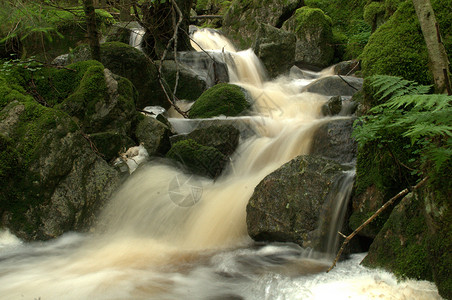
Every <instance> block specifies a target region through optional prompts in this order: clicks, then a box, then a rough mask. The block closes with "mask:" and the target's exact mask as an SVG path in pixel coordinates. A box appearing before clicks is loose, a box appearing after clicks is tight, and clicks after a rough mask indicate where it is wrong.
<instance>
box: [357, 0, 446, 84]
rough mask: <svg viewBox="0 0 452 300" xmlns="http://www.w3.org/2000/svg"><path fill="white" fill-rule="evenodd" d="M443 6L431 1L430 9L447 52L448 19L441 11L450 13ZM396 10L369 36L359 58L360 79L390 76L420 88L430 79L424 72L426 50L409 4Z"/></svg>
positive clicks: (442, 2) (438, 1) (426, 62)
mask: <svg viewBox="0 0 452 300" xmlns="http://www.w3.org/2000/svg"><path fill="white" fill-rule="evenodd" d="M446 2H447V1H440V0H435V1H432V6H433V8H434V10H435V14H437V15H436V17H437V20H438V23H439V25H440V28H441V30H442V33H443V35H444V37H445V38H444V44H445V46H446V49H451V48H452V37H451V30H452V29H451V25H450V24H451V22H452V17H451V16H450V14H447V15H446V14H444V11H447V10H448V11H450V9H451V4H450V2H448V3H446ZM397 7H398V9H397V11H396V12H395V13H394V14H393V15H392V16H391V17H390V18H389V20H388V21H387V22H386V23H384V24H383V25H381V26H380V27H379V28H378V30H377V31H376V32H375V33H374V34H372V36H371V38H370V39H369V42H368V44H367V45H366V47H365V49H364V51H363V53H362V55H361V57H360V58H361V59H362V69H363V75H364V76H370V75H376V74H382V75H383V74H384V75H393V76H400V77H403V78H405V79H409V80H414V81H417V82H419V83H421V84H431V83H432V80H433V78H432V75H431V73H430V71H429V70H428V68H427V66H428V64H429V60H428V53H427V48H426V46H425V42H424V38H423V35H422V31H421V29H420V25H419V21H418V19H417V16H416V13H415V11H414V7H413V4H412V3H411V1H406V2H404V3H401V4H400V5H398V6H397ZM449 59H451V54H450V51H449Z"/></svg>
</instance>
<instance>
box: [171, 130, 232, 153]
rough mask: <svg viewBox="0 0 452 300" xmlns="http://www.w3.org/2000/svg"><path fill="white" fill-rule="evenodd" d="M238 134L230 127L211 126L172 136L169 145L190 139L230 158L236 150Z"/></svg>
mask: <svg viewBox="0 0 452 300" xmlns="http://www.w3.org/2000/svg"><path fill="white" fill-rule="evenodd" d="M239 137H240V132H239V130H238V129H236V128H235V127H234V126H232V125H213V126H209V127H204V128H198V129H195V130H193V131H192V132H190V133H189V134H181V135H173V136H172V137H171V138H170V140H171V144H174V143H177V142H178V141H182V140H187V139H192V140H194V141H196V142H197V143H198V144H201V145H204V146H210V147H214V148H216V149H217V150H219V151H220V152H221V153H223V154H224V155H225V156H230V155H231V154H232V153H234V151H235V150H236V149H237V146H238V144H239Z"/></svg>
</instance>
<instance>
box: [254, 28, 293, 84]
mask: <svg viewBox="0 0 452 300" xmlns="http://www.w3.org/2000/svg"><path fill="white" fill-rule="evenodd" d="M295 42H296V38H295V34H293V33H290V32H286V31H284V30H281V29H278V28H276V27H273V26H270V25H267V24H263V23H261V24H260V25H259V28H258V30H257V34H256V39H255V40H254V43H253V46H252V48H253V50H254V53H256V55H257V57H259V59H260V60H261V61H262V63H263V64H264V66H265V69H266V70H267V73H268V75H269V76H270V77H271V78H273V77H276V76H278V75H281V74H283V73H285V72H287V71H288V70H289V68H290V66H291V65H292V64H293V62H294V61H295Z"/></svg>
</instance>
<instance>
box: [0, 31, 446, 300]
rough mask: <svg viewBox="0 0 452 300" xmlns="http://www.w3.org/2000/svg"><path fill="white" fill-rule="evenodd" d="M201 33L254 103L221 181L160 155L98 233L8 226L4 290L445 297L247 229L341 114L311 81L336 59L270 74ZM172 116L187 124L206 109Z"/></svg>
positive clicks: (106, 213)
mask: <svg viewBox="0 0 452 300" xmlns="http://www.w3.org/2000/svg"><path fill="white" fill-rule="evenodd" d="M133 36H134V37H133V38H132V36H131V45H134V46H135V45H139V42H138V40H139V39H141V38H142V35H140V34H139V32H137V34H136V36H135V34H134V35H133ZM194 37H195V39H196V41H197V42H196V45H195V46H194V47H195V48H196V47H198V48H199V49H200V47H202V49H203V50H204V51H207V50H208V51H212V52H214V53H218V54H217V55H218V56H221V57H223V58H224V62H225V63H227V64H228V72H229V78H230V81H231V82H232V83H234V84H237V85H239V86H241V87H243V88H244V89H246V90H247V91H248V92H249V94H250V95H251V98H252V101H253V103H252V107H253V113H252V114H251V115H249V116H246V117H235V118H230V119H229V121H233V122H243V124H245V125H244V127H247V128H248V129H249V131H251V132H252V134H249V135H247V136H246V137H242V139H241V142H240V145H239V147H238V149H237V150H236V152H235V153H234V154H233V156H232V158H231V163H230V165H229V167H228V169H227V170H225V172H223V174H222V175H221V176H220V177H219V178H217V179H216V181H212V180H209V179H206V178H203V177H197V176H193V175H191V174H186V173H184V172H183V171H181V170H180V169H178V168H177V167H175V166H174V165H173V164H171V163H170V162H168V161H167V160H165V159H157V158H156V159H153V160H151V161H150V162H148V163H146V164H145V165H143V166H141V167H140V168H138V169H137V170H136V171H135V172H134V173H133V174H132V175H131V176H130V177H129V179H128V180H127V181H126V182H125V183H124V184H123V185H122V186H121V187H120V189H119V190H118V191H117V193H116V194H115V196H114V197H113V198H112V199H111V200H110V201H109V203H108V204H107V205H106V207H105V209H104V210H103V211H102V213H101V215H100V216H99V219H98V224H97V226H96V227H95V228H93V229H92V232H90V233H84V234H81V233H69V234H66V235H64V236H63V237H61V238H58V239H55V240H54V241H49V242H45V243H31V244H23V245H22V244H20V243H18V242H17V241H16V240H15V239H14V238H11V236H10V235H9V233H3V232H0V299H22V298H23V299H65V300H67V299H134V300H135V299H165V300H166V299H168V300H173V299H174V300H176V299H202V300H203V299H205V300H208V299H247V300H254V299H256V300H257V299H328V298H335V299H350V298H354V299H382V298H386V299H407V298H410V299H419V300H421V299H422V300H423V299H440V298H439V296H438V294H437V291H436V290H435V287H434V286H432V285H431V284H430V285H429V284H421V285H419V284H418V282H415V283H410V282H408V283H398V282H397V279H396V278H395V277H394V276H392V275H391V274H389V273H385V272H382V271H379V270H368V269H365V268H364V267H362V266H359V260H361V259H362V257H363V256H362V255H358V256H354V257H353V259H352V260H350V261H346V262H339V264H338V267H336V268H335V269H334V270H333V271H332V272H330V273H328V274H327V273H325V272H324V271H325V270H326V269H327V268H328V266H329V264H330V262H331V259H330V257H329V256H328V255H327V256H325V255H322V254H320V255H318V256H315V259H314V258H313V257H314V256H310V255H309V253H310V251H308V250H307V249H302V248H301V247H299V246H298V245H295V244H281V243H273V244H256V243H254V242H253V241H252V240H251V239H250V238H249V236H248V234H247V228H246V205H247V203H248V200H249V199H250V197H251V195H252V194H253V192H254V188H255V187H256V186H257V185H258V184H259V182H261V181H262V179H263V178H265V176H266V175H268V174H269V173H271V172H273V171H274V170H276V169H278V168H279V167H280V166H281V165H282V164H284V163H286V162H288V161H290V160H292V159H293V158H295V157H296V156H298V155H302V154H308V153H309V151H310V145H311V140H312V137H313V135H314V133H315V132H316V129H317V128H319V126H321V125H323V124H326V123H327V122H329V121H331V120H334V118H324V117H322V116H321V113H320V111H321V107H322V105H323V104H324V103H325V102H326V101H327V97H325V96H321V95H318V94H313V93H306V92H301V87H303V86H305V85H307V84H309V83H310V82H311V81H312V80H315V78H318V77H322V76H327V73H328V72H329V71H325V72H320V73H315V74H313V73H311V74H310V76H311V77H312V78H305V79H303V80H295V79H294V78H290V77H285V78H284V77H283V78H279V79H278V80H275V81H271V82H269V81H266V78H265V75H264V71H263V68H262V66H261V64H260V62H259V60H258V59H257V57H256V56H255V55H254V53H253V52H252V51H251V50H248V51H240V52H236V51H235V49H234V48H233V46H232V45H230V43H229V42H228V41H227V39H225V38H224V37H222V36H221V35H219V34H218V32H216V31H212V30H198V31H196V32H194ZM132 39H133V43H132ZM200 50H201V49H200ZM187 106H189V104H187ZM342 118H343V117H342ZM169 121H170V122H172V124H173V125H174V128H176V129H177V130H180V131H184V132H189V131H191V130H193V129H195V128H196V126H198V124H199V123H200V122H203V121H205V120H184V119H180V118H170V120H169ZM353 178H354V173H353V172H352V171H351V172H347V173H345V174H344V176H343V177H342V178H341V179H340V180H339V181H338V182H337V183H336V184H337V186H336V189H335V190H336V192H334V193H332V195H331V198H330V201H329V202H331V203H332V205H330V206H329V207H328V209H327V210H326V211H327V212H326V214H330V218H329V220H330V221H328V222H324V223H321V224H320V228H325V231H328V232H329V234H327V235H326V236H327V237H326V242H325V245H326V246H325V249H327V250H325V251H334V249H335V248H336V247H337V243H338V242H337V239H336V237H337V231H338V230H339V228H341V227H342V223H341V222H342V220H343V215H344V213H345V209H344V208H345V207H346V206H347V201H348V199H349V195H350V192H351V186H352V182H353ZM322 231H323V229H322ZM3 241H5V242H3ZM328 249H329V250H328Z"/></svg>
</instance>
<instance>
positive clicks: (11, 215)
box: [0, 101, 119, 240]
mask: <svg viewBox="0 0 452 300" xmlns="http://www.w3.org/2000/svg"><path fill="white" fill-rule="evenodd" d="M0 127H1V128H2V135H1V138H0V139H1V140H2V143H1V149H0V153H1V155H0V157H1V158H2V162H1V164H5V165H7V166H8V165H9V168H7V170H6V171H7V172H5V171H4V170H2V171H3V172H0V173H1V175H0V176H1V177H2V178H1V181H2V182H3V184H4V188H2V189H3V191H2V195H1V197H0V211H1V214H2V216H3V217H2V226H5V227H8V228H9V229H10V230H11V231H12V232H13V233H14V234H16V235H17V236H19V237H20V238H23V239H25V240H35V239H40V240H43V239H44V240H45V239H50V238H53V237H57V236H59V235H61V234H62V233H64V232H66V231H70V230H82V229H86V228H87V227H88V226H89V225H90V224H92V222H93V221H94V216H95V214H96V212H97V211H98V209H99V208H100V207H101V206H102V205H103V203H104V202H105V201H106V200H107V199H108V198H109V197H110V195H111V194H112V192H113V191H114V189H115V188H116V184H117V183H118V179H119V177H118V174H117V172H116V171H115V170H114V169H113V168H112V167H110V166H109V165H108V164H107V163H106V162H105V161H104V160H103V159H102V158H100V156H98V155H97V154H96V153H95V151H94V150H93V148H92V145H90V142H89V141H88V140H87V139H86V136H84V135H83V134H82V132H80V131H79V130H78V129H77V128H78V126H77V125H76V124H75V122H74V121H73V120H72V119H71V118H70V117H69V116H68V115H67V114H65V113H63V112H61V111H59V110H56V109H52V108H45V107H43V106H41V105H40V104H38V103H34V102H33V101H26V102H19V101H12V102H10V103H9V104H8V105H7V106H5V107H4V108H3V109H2V111H1V112H0ZM8 153H14V154H15V155H14V157H10V158H9V159H8ZM4 159H8V160H9V162H6V163H5V162H4V161H3V160H4ZM11 159H12V160H11ZM8 170H9V171H8Z"/></svg>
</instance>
